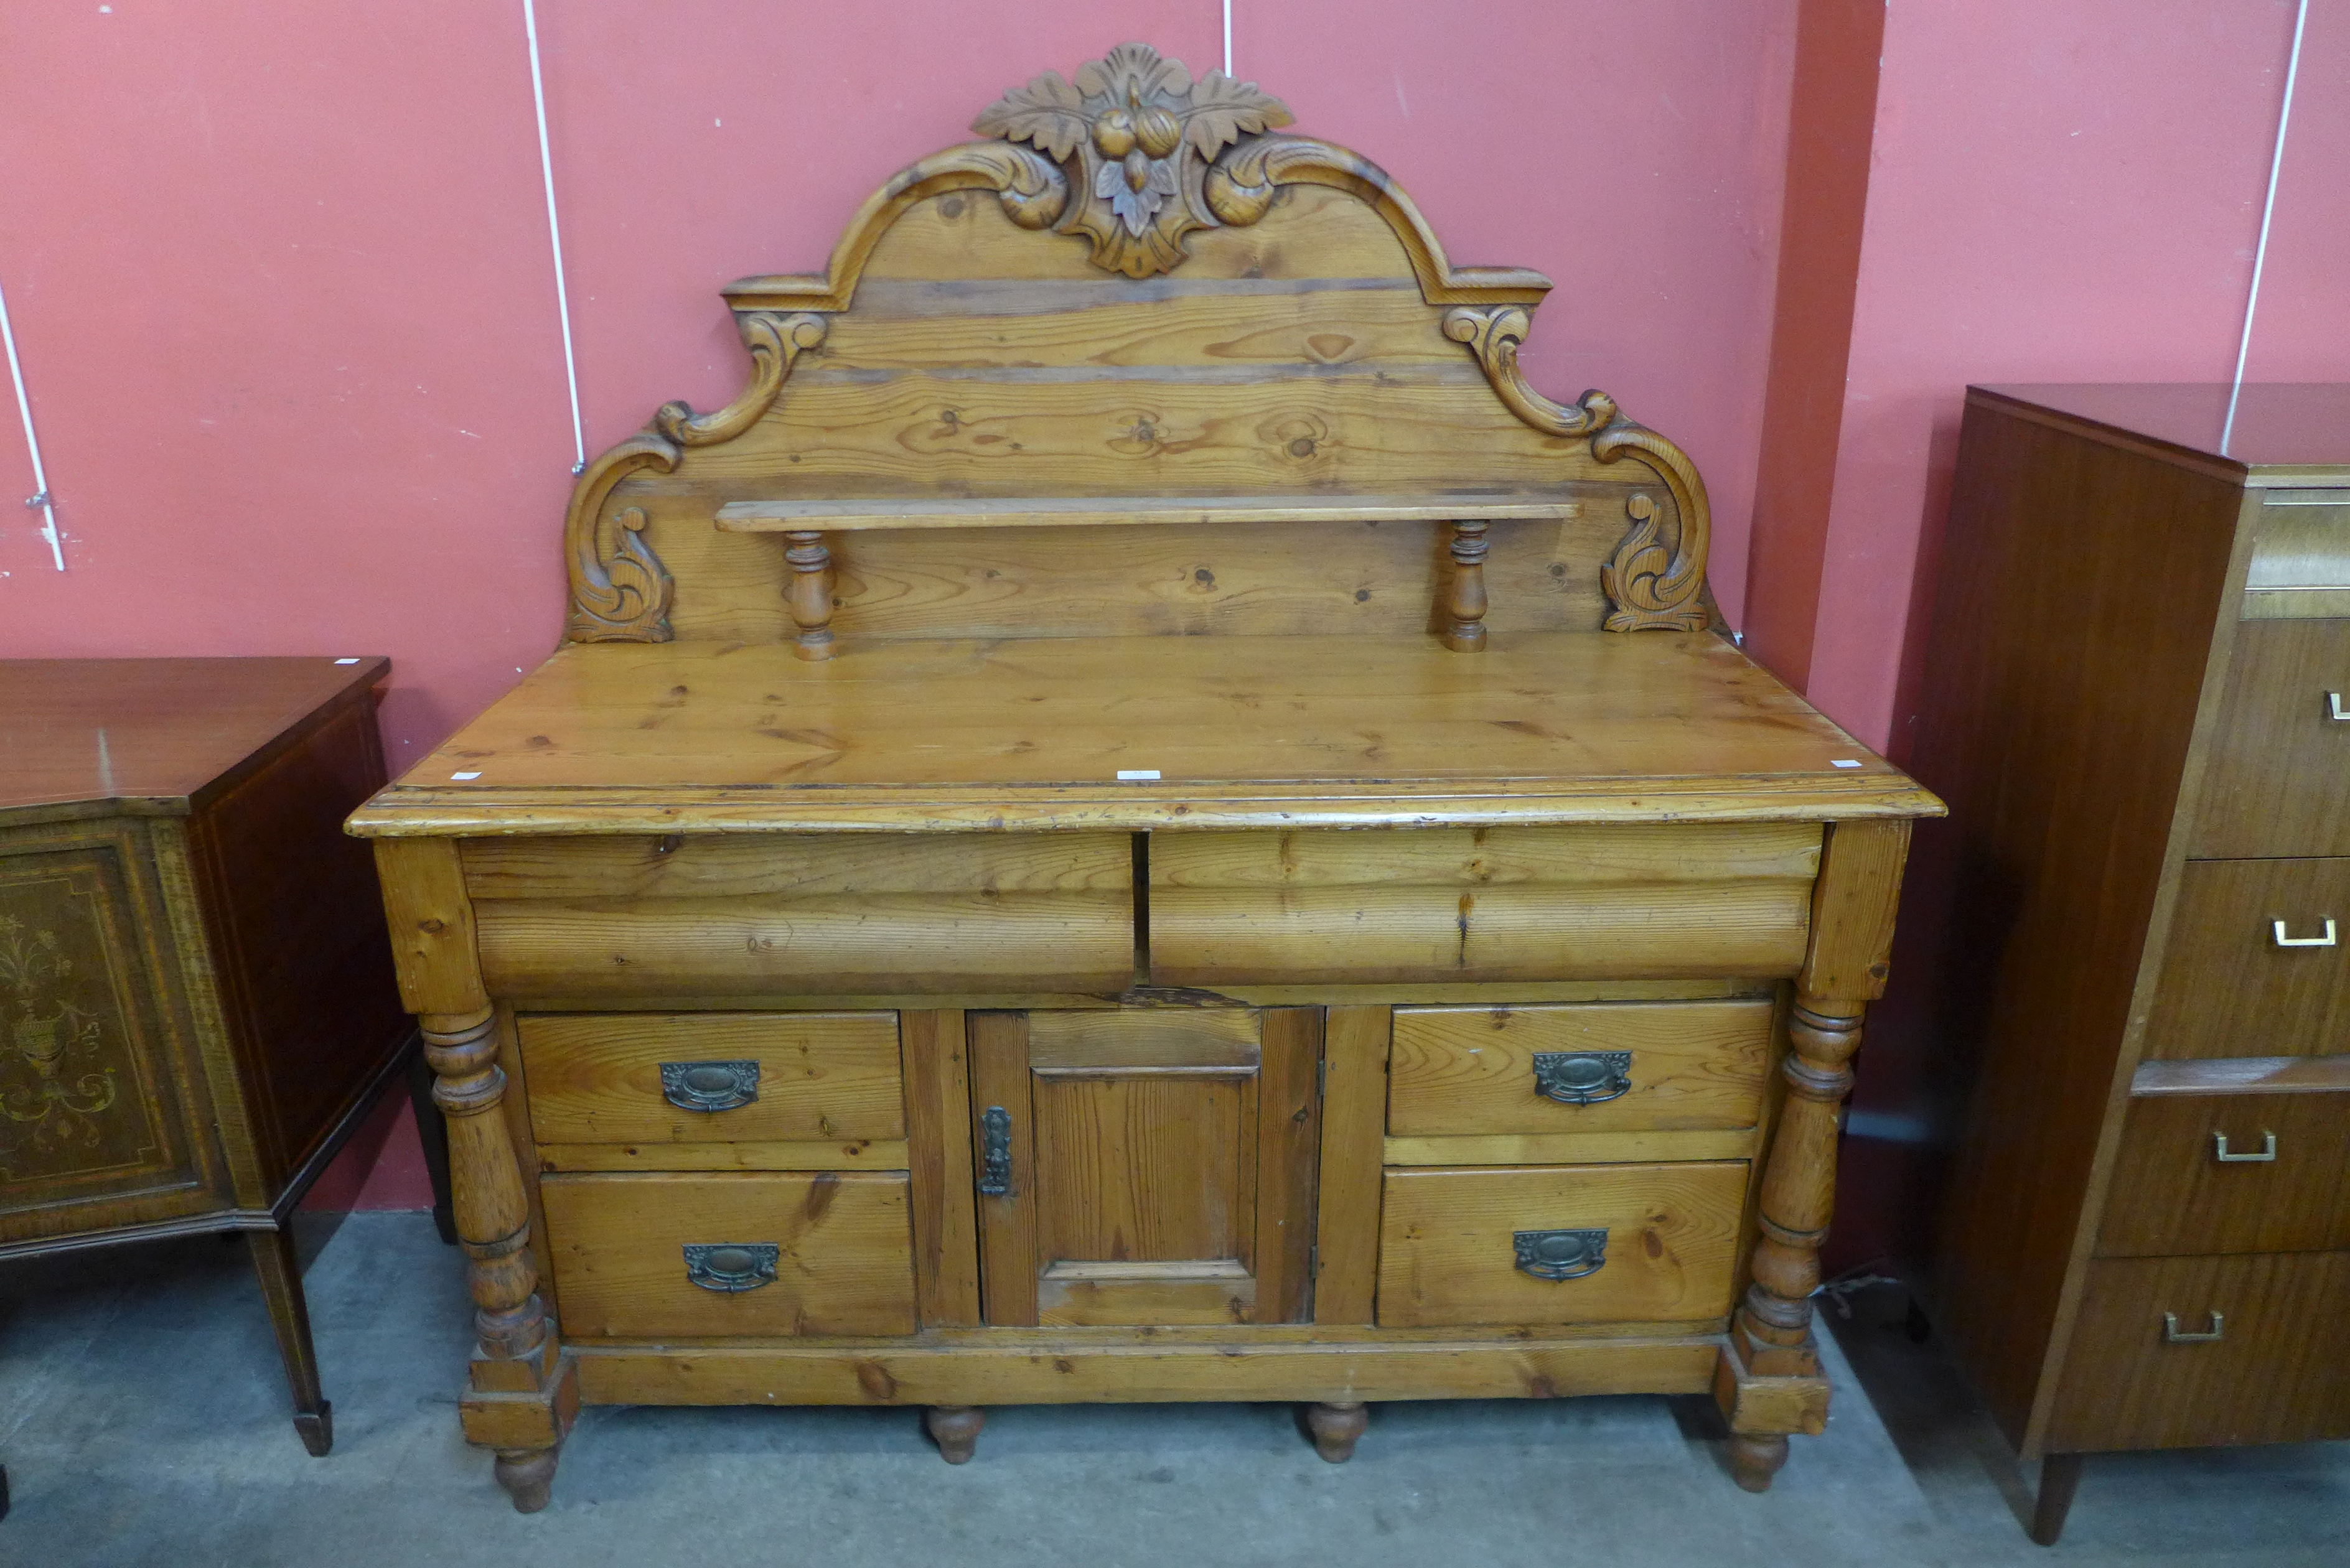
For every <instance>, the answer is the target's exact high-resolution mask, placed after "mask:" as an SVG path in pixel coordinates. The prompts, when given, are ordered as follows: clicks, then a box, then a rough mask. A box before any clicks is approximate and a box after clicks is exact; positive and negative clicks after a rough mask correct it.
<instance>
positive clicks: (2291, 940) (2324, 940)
mask: <svg viewBox="0 0 2350 1568" xmlns="http://www.w3.org/2000/svg"><path fill="white" fill-rule="evenodd" d="M2285 930H2286V927H2285V923H2284V922H2283V921H2282V920H2279V921H2277V922H2276V945H2277V946H2279V947H2281V948H2330V947H2332V946H2333V945H2334V922H2333V921H2332V920H2330V919H2329V920H2327V921H2326V922H2325V934H2324V936H2322V937H2289V936H2286V935H2285V934H2284V933H2285Z"/></svg>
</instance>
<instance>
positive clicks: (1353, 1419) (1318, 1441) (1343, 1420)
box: [1305, 1402, 1371, 1465]
mask: <svg viewBox="0 0 2350 1568" xmlns="http://www.w3.org/2000/svg"><path fill="white" fill-rule="evenodd" d="M1370 1424H1371V1412H1370V1410H1369V1408H1368V1407H1367V1406H1364V1405H1360V1404H1347V1403H1344V1402H1330V1403H1325V1404H1320V1405H1308V1406H1307V1407H1305V1425H1306V1428H1307V1429H1308V1430H1310V1431H1311V1432H1312V1433H1313V1434H1314V1451H1315V1453H1317V1454H1319V1455H1321V1456H1322V1457H1323V1458H1324V1459H1327V1460H1328V1461H1329V1462H1330V1463H1332V1464H1334V1465H1343V1464H1345V1463H1346V1462H1347V1460H1348V1459H1353V1458H1354V1457H1355V1440H1356V1439H1357V1438H1360V1437H1361V1436H1362V1435H1363V1428H1366V1427H1368V1426H1369V1425H1370Z"/></svg>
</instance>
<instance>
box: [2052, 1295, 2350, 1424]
mask: <svg viewBox="0 0 2350 1568" xmlns="http://www.w3.org/2000/svg"><path fill="white" fill-rule="evenodd" d="M2346 1295H2350V1252H2282V1253H2278V1252H2262V1253H2252V1254H2250V1255H2247V1256H2242V1257H2217V1258H2114V1259H2106V1260H2103V1261H2100V1262H2095V1263H2092V1264H2091V1265H2090V1266H2089V1279H2088V1287H2087V1290H2086V1293H2085V1297H2084V1300H2083V1302H2082V1305H2081V1318H2080V1324H2079V1326H2078V1327H2077V1328H2076V1329H2075V1330H2074V1350H2073V1353H2072V1355H2071V1356H2070V1357H2069V1358H2068V1360H2067V1362H2066V1364H2065V1367H2064V1381H2063V1384H2062V1386H2061V1388H2060V1391H2059V1394H2058V1397H2057V1399H2056V1402H2055V1409H2054V1416H2053V1417H2052V1419H2051V1421H2050V1423H2049V1428H2048V1438H2047V1448H2048V1449H2049V1451H2050V1452H2052V1453H2065V1452H2076V1451H2080V1450H2084V1449H2085V1450H2092V1451H2095V1450H2102V1449H2178V1448H2201V1447H2206V1446H2210V1445H2216V1444H2223V1443H2296V1442H2309V1441H2313V1440H2317V1439H2323V1438H2345V1437H2350V1315H2345V1314H2344V1313H2343V1312H2342V1310H2341V1303H2342V1302H2343V1300H2344V1299H2345V1296H2346ZM2215 1312H2216V1313H2218V1314H2220V1317H2221V1319H2222V1320H2223V1321H2222V1323H2221V1326H2220V1333H2221V1337H2220V1340H2218V1341H2217V1342H2216V1343H2210V1344H2186V1345H2171V1344H2166V1343H2165V1342H2164V1338H2163V1328H2164V1325H2163V1314H2165V1313H2169V1314H2173V1315H2175V1316H2176V1317H2177V1318H2178V1326H2179V1328H2180V1330H2181V1331H2183V1332H2186V1333H2189V1334H2194V1333H2208V1332H2210V1314H2212V1313H2215Z"/></svg>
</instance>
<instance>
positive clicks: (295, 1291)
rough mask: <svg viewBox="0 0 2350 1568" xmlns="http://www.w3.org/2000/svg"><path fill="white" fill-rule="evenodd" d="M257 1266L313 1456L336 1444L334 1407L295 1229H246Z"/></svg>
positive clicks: (299, 1427)
mask: <svg viewBox="0 0 2350 1568" xmlns="http://www.w3.org/2000/svg"><path fill="white" fill-rule="evenodd" d="M244 1240H245V1244H246V1245H247V1246H248V1247H250V1248H251V1249H252V1250H253V1272H255V1274H258V1275H259V1276H260V1277H261V1299H262V1300H263V1301H264V1302H265V1303H268V1307H269V1326H270V1327H271V1328H272V1329H274V1330H276V1334H277V1354H278V1355H279V1357H280V1358H281V1359H282V1360H284V1362H285V1363H286V1386H287V1387H289V1388H290V1389H292V1390H293V1394H294V1430H295V1431H296V1432H297V1433H299V1434H300V1435H301V1438H302V1446H303V1447H304V1448H306V1449H309V1450H310V1455H311V1457H312V1458H313V1459H324V1458H325V1457H326V1455H327V1450H328V1449H331V1448H333V1447H334V1446H335V1407H334V1406H333V1405H332V1404H330V1403H329V1402H328V1399H327V1397H326V1394H325V1393H324V1391H323V1390H321V1389H320V1388H319V1386H318V1352H317V1346H316V1345H314V1344H313V1342H312V1341H311V1338H310V1309H309V1305H308V1303H306V1302H305V1301H304V1300H303V1297H302V1263H301V1260H300V1259H299V1258H297V1257H296V1256H295V1253H294V1233H293V1232H292V1231H246V1232H245V1233H244Z"/></svg>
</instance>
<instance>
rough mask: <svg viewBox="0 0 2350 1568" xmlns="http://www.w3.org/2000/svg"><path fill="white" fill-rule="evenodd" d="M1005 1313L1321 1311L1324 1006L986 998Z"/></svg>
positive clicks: (982, 1073)
mask: <svg viewBox="0 0 2350 1568" xmlns="http://www.w3.org/2000/svg"><path fill="white" fill-rule="evenodd" d="M970 1028H971V1065H972V1117H973V1125H972V1147H973V1149H974V1150H975V1151H976V1154H977V1168H978V1182H979V1192H980V1199H979V1208H980V1245H981V1258H982V1268H983V1293H984V1303H985V1314H986V1318H987V1321H988V1322H989V1323H991V1324H1003V1325H1011V1324H1226V1323H1303V1322H1305V1321H1308V1316H1309V1314H1308V1311H1307V1306H1308V1287H1309V1283H1310V1281H1309V1277H1308V1253H1309V1249H1310V1248H1311V1246H1312V1244H1313V1234H1312V1231H1313V1213H1314V1177H1315V1158H1316V1154H1317V1151H1318V1148H1319V1134H1320V1127H1319V1123H1318V1116H1319V1106H1318V1101H1317V1096H1316V1094H1315V1080H1316V1077H1317V1075H1318V1072H1319V1068H1320V1063H1321V1053H1322V1014H1321V1012H1320V1010H1319V1009H1316V1008H1269V1009H1264V1010H1262V1011H1259V1010H1255V1009H1244V1008H1140V1009H1120V1010H1117V1011H1107V1010H1106V1011H1099V1012H1095V1011H1075V1010H1073V1011H1069V1012H974V1013H972V1015H971V1024H970Z"/></svg>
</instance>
